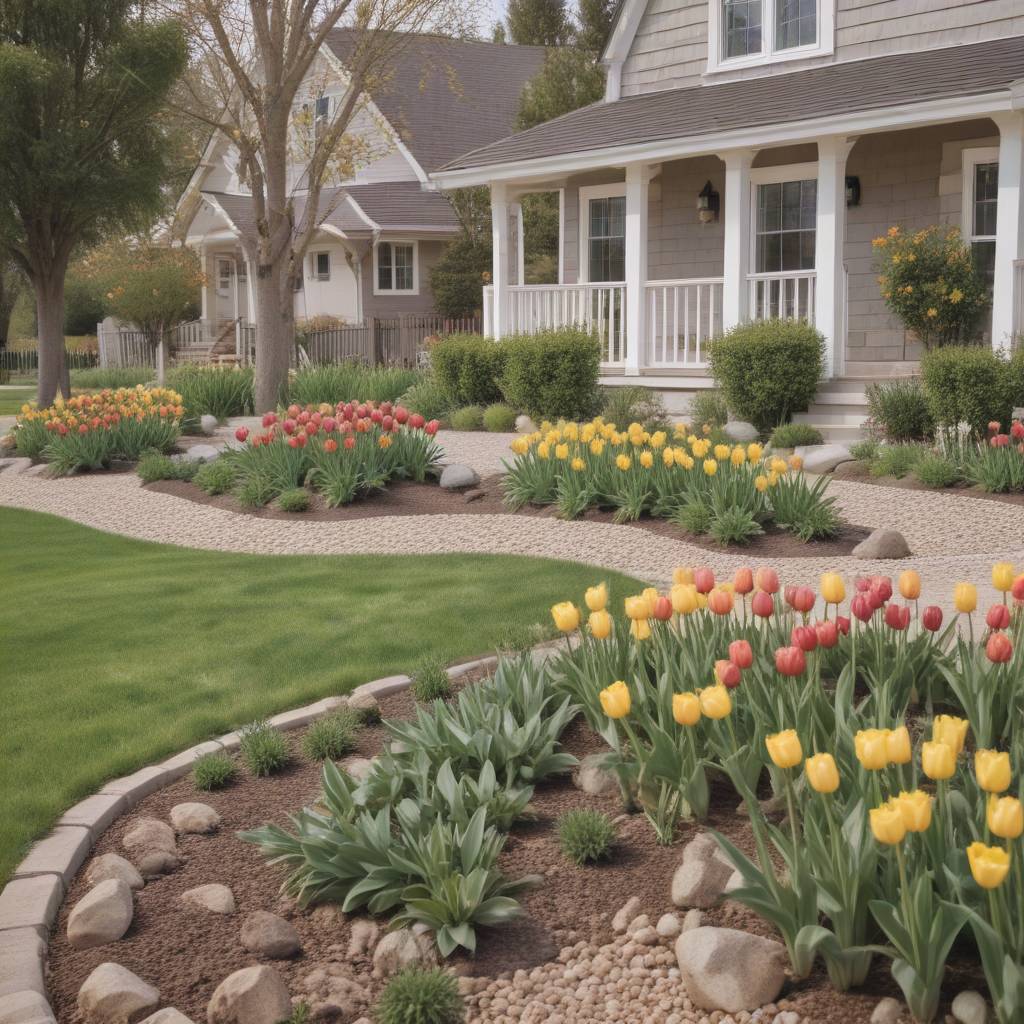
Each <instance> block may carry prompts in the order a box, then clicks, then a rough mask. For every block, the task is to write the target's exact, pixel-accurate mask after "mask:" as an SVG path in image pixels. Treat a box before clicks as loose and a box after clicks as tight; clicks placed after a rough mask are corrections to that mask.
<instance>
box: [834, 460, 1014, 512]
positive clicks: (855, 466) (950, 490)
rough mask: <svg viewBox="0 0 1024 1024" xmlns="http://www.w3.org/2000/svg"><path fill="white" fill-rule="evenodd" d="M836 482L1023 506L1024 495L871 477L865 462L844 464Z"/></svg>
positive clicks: (912, 476) (902, 478)
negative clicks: (850, 482)
mask: <svg viewBox="0 0 1024 1024" xmlns="http://www.w3.org/2000/svg"><path fill="white" fill-rule="evenodd" d="M835 476H836V479H837V480H852V481H853V482H854V483H858V484H874V485H875V486H876V487H898V488H899V489H900V490H903V491H926V492H927V493H928V494H948V495H950V496H951V497H960V498H982V499H984V500H985V501H999V502H1003V503H1004V504H1007V505H1021V506H1024V494H993V493H992V492H991V491H984V490H982V489H981V488H980V487H975V486H973V485H972V484H956V485H954V486H953V487H929V486H927V484H923V483H921V481H920V480H918V479H917V477H915V476H914V475H913V474H908V475H907V476H904V477H898V478H897V477H894V476H872V475H871V470H870V469H869V468H868V464H867V463H866V462H859V461H855V462H844V463H842V465H841V466H839V467H837V469H836V474H835Z"/></svg>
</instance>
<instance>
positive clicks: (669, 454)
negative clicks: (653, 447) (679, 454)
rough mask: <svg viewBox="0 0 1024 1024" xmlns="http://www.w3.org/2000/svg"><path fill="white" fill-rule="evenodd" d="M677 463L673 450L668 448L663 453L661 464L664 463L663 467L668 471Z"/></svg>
mask: <svg viewBox="0 0 1024 1024" xmlns="http://www.w3.org/2000/svg"><path fill="white" fill-rule="evenodd" d="M675 461H676V457H675V455H674V454H673V451H672V449H671V448H666V449H665V450H664V451H663V452H662V453H661V462H662V465H663V466H665V468H666V469H671V468H672V465H673V463H674V462H675Z"/></svg>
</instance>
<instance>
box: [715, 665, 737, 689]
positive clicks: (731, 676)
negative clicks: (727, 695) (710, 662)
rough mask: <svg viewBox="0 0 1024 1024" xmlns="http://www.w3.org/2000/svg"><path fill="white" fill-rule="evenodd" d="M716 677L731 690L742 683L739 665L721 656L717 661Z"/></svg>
mask: <svg viewBox="0 0 1024 1024" xmlns="http://www.w3.org/2000/svg"><path fill="white" fill-rule="evenodd" d="M715 679H717V680H718V682H720V683H721V684H722V685H723V686H727V687H728V688H729V689H730V690H734V689H736V687H737V686H739V685H740V670H739V666H737V665H735V664H733V663H732V662H731V661H728V660H727V659H726V658H719V659H718V661H716V662H715Z"/></svg>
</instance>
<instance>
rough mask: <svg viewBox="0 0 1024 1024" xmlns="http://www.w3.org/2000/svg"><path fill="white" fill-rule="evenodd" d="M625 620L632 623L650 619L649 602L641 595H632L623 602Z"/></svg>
mask: <svg viewBox="0 0 1024 1024" xmlns="http://www.w3.org/2000/svg"><path fill="white" fill-rule="evenodd" d="M625 608H626V618H627V619H632V620H633V621H634V622H635V621H636V620H638V619H649V618H650V617H651V605H650V602H649V601H648V600H647V598H646V597H645V596H644V595H643V594H634V595H633V596H632V597H627V598H626V600H625Z"/></svg>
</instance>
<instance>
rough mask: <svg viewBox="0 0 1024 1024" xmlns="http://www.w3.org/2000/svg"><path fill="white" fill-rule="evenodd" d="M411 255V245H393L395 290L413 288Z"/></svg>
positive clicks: (407, 290) (406, 290)
mask: <svg viewBox="0 0 1024 1024" xmlns="http://www.w3.org/2000/svg"><path fill="white" fill-rule="evenodd" d="M412 267H413V255H412V246H411V245H396V246H395V290H396V291H405V292H411V291H412V289H413V274H412Z"/></svg>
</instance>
